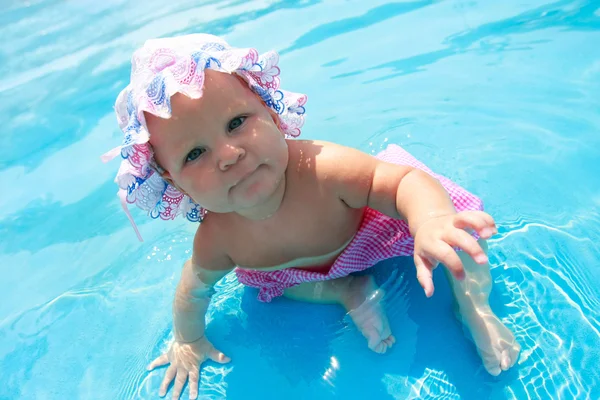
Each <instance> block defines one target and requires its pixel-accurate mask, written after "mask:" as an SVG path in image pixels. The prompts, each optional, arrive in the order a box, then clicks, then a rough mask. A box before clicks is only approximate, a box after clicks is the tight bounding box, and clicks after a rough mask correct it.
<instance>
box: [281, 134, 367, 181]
mask: <svg viewBox="0 0 600 400" xmlns="http://www.w3.org/2000/svg"><path fill="white" fill-rule="evenodd" d="M288 148H289V154H290V162H289V163H290V165H295V166H298V168H297V170H300V171H306V172H310V173H311V174H313V175H314V176H316V177H317V179H319V180H322V179H325V180H338V179H342V180H345V178H352V179H354V178H357V177H361V176H363V175H364V176H366V177H368V176H371V175H372V173H373V170H374V168H375V166H376V163H377V159H376V158H374V157H373V156H371V155H369V154H367V153H365V152H363V151H360V150H358V149H354V148H352V147H347V146H343V145H340V144H337V143H332V142H326V141H319V140H291V141H289V144H288ZM314 173H316V174H314Z"/></svg>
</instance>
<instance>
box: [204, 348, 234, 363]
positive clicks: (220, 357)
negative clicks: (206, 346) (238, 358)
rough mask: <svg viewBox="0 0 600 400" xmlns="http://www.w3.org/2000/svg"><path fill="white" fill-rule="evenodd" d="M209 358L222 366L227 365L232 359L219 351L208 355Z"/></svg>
mask: <svg viewBox="0 0 600 400" xmlns="http://www.w3.org/2000/svg"><path fill="white" fill-rule="evenodd" d="M208 356H209V357H210V359H211V360H213V361H216V362H218V363H220V364H227V363H228V362H229V361H231V359H230V358H229V357H227V356H226V355H225V354H223V353H221V352H220V351H219V350H217V349H215V348H214V347H213V349H212V350H211V351H210V352H209V353H208Z"/></svg>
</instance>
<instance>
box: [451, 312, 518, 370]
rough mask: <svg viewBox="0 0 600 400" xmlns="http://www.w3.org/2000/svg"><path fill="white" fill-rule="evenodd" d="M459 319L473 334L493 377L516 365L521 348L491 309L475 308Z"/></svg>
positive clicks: (478, 349)
mask: <svg viewBox="0 0 600 400" xmlns="http://www.w3.org/2000/svg"><path fill="white" fill-rule="evenodd" d="M457 317H458V318H459V320H462V322H463V323H464V324H465V327H466V328H467V329H468V330H469V332H470V333H471V336H472V338H473V341H474V342H475V347H477V352H478V353H479V355H480V357H481V360H482V361H483V366H484V367H485V369H486V370H487V371H488V372H489V373H490V374H491V375H493V376H498V375H500V373H501V372H502V371H507V370H508V369H510V368H511V367H512V366H513V365H515V363H516V362H517V360H518V359H519V352H520V351H521V346H520V345H519V343H517V341H516V339H515V336H514V335H513V333H512V332H511V331H510V330H509V329H508V328H507V327H506V325H504V324H503V323H502V321H500V319H499V318H498V317H497V316H496V315H495V314H494V313H493V312H492V310H491V309H490V308H489V307H486V308H484V309H477V308H475V309H473V311H471V312H468V313H466V315H465V314H463V315H460V316H459V315H457Z"/></svg>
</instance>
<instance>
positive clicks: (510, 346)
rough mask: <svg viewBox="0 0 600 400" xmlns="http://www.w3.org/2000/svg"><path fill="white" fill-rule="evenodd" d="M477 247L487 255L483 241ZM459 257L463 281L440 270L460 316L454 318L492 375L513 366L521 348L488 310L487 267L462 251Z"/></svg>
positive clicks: (488, 279) (445, 269) (490, 278)
mask: <svg viewBox="0 0 600 400" xmlns="http://www.w3.org/2000/svg"><path fill="white" fill-rule="evenodd" d="M479 244H480V245H481V247H482V248H483V250H484V251H485V252H486V253H487V243H486V242H485V240H480V241H479ZM459 256H460V259H461V261H462V262H463V265H464V267H465V272H466V278H465V279H464V280H463V281H458V280H456V279H455V278H454V277H453V276H452V274H450V273H449V272H448V269H447V268H444V271H446V276H447V277H448V280H449V281H450V286H451V287H452V292H453V294H454V298H455V299H456V303H457V304H456V306H457V308H458V312H459V313H460V315H457V317H458V318H459V319H460V320H461V321H462V322H463V323H464V324H465V326H466V327H467V328H468V329H469V331H470V333H471V336H473V340H474V342H475V346H476V347H477V351H478V352H479V355H480V356H481V359H482V360H483V365H484V366H485V369H486V370H487V371H488V372H489V373H490V374H492V375H494V376H496V375H499V374H500V372H502V371H506V370H507V369H509V368H510V367H512V366H513V365H514V364H515V362H516V361H517V359H518V357H519V351H520V350H521V347H520V346H519V344H518V343H517V342H516V340H515V337H514V335H513V334H512V332H511V331H510V330H509V329H508V328H507V327H506V326H505V325H504V324H503V323H502V322H501V321H500V319H499V318H498V317H497V316H496V315H495V314H494V312H493V311H492V309H491V308H490V304H489V295H490V291H491V288H492V277H491V275H490V268H489V265H488V264H485V265H479V264H477V263H476V262H475V261H473V259H472V258H471V257H470V256H469V255H468V254H466V253H464V252H459Z"/></svg>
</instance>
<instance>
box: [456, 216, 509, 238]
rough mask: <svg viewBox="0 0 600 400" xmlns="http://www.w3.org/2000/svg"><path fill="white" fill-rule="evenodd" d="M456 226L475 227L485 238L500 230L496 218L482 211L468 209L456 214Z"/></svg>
mask: <svg viewBox="0 0 600 400" xmlns="http://www.w3.org/2000/svg"><path fill="white" fill-rule="evenodd" d="M454 226H455V227H456V228H458V229H473V230H474V231H475V232H477V233H478V234H479V236H481V237H482V238H484V239H488V238H490V237H491V236H492V235H494V234H496V233H497V232H498V229H497V228H496V223H495V222H494V219H493V218H492V217H491V216H490V215H489V214H487V213H484V212H482V211H470V212H469V211H467V212H462V213H459V214H457V215H456V217H455V218H454Z"/></svg>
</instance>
